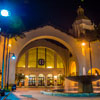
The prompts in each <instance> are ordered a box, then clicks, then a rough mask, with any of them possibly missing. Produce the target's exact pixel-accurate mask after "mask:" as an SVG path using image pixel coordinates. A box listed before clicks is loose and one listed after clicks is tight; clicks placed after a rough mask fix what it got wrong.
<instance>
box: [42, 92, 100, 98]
mask: <svg viewBox="0 0 100 100" xmlns="http://www.w3.org/2000/svg"><path fill="white" fill-rule="evenodd" d="M41 93H42V94H45V95H50V96H62V97H100V93H62V92H48V91H41Z"/></svg>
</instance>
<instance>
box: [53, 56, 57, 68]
mask: <svg viewBox="0 0 100 100" xmlns="http://www.w3.org/2000/svg"><path fill="white" fill-rule="evenodd" d="M54 68H57V55H56V54H54Z"/></svg>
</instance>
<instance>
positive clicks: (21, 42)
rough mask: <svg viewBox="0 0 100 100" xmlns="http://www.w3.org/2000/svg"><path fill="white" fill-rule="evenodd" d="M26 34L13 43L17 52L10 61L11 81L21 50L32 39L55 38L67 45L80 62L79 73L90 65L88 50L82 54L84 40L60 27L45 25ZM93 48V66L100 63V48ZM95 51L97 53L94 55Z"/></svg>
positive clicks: (12, 49)
mask: <svg viewBox="0 0 100 100" xmlns="http://www.w3.org/2000/svg"><path fill="white" fill-rule="evenodd" d="M25 35H26V37H25V38H24V39H21V38H18V39H17V41H14V42H13V43H12V47H11V52H12V53H15V55H16V60H13V61H12V60H11V62H10V81H9V82H10V83H14V79H15V67H16V61H17V58H18V55H19V54H20V52H21V50H22V49H23V48H24V47H25V46H26V45H28V44H29V43H30V42H31V41H35V40H37V39H53V40H56V41H58V42H60V43H62V44H63V45H64V46H65V47H67V48H68V49H69V50H70V52H71V53H72V54H73V56H74V58H75V59H76V61H77V62H78V63H77V66H79V75H82V74H83V66H85V67H86V68H87V66H89V59H88V58H89V57H88V52H87V51H86V56H83V55H82V48H81V43H82V42H81V41H78V40H76V39H74V38H73V37H71V36H69V35H67V34H66V33H64V32H61V31H60V30H58V29H55V28H54V27H52V26H44V27H41V28H38V29H35V30H31V31H29V32H26V33H25ZM97 44H98V46H99V44H100V43H99V42H98V43H97ZM97 44H93V47H94V48H95V46H96V45H97ZM93 50H94V51H93V66H94V67H98V66H99V65H100V53H99V51H100V48H99V47H97V49H93ZM95 53H96V55H94V54H95Z"/></svg>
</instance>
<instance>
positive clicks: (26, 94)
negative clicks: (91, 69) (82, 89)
mask: <svg viewBox="0 0 100 100" xmlns="http://www.w3.org/2000/svg"><path fill="white" fill-rule="evenodd" d="M46 89H48V88H17V90H16V92H12V93H11V94H10V95H9V96H8V97H7V98H6V100H100V97H58V96H48V95H43V94H41V93H40V91H42V90H46Z"/></svg>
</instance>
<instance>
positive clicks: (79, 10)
mask: <svg viewBox="0 0 100 100" xmlns="http://www.w3.org/2000/svg"><path fill="white" fill-rule="evenodd" d="M77 14H78V16H84V9H83V8H82V7H81V6H79V8H78V9H77Z"/></svg>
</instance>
